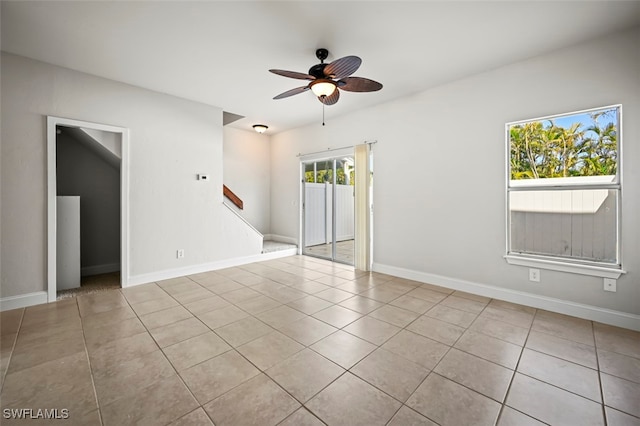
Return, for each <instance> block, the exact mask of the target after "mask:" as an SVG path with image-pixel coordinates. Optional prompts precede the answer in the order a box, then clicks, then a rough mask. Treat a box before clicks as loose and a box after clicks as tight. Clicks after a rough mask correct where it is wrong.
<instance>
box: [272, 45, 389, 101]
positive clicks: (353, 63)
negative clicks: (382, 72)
mask: <svg viewBox="0 0 640 426" xmlns="http://www.w3.org/2000/svg"><path fill="white" fill-rule="evenodd" d="M328 56H329V51H328V50H327V49H318V50H316V57H317V58H318V59H320V63H319V64H316V65H314V66H312V67H311V68H309V72H308V73H307V74H305V73H301V72H295V71H285V70H276V69H272V70H269V71H270V72H272V73H274V74H278V75H282V76H284V77H290V78H296V79H298V80H309V81H310V83H309V84H307V85H306V86H302V87H296V88H295V89H291V90H287V91H286V92H284V93H280V94H279V95H278V96H276V97H274V98H273V99H283V98H288V97H289V96H293V95H297V94H299V93H303V92H306V91H308V90H311V91H312V92H313V93H314V95H316V96H317V97H318V100H319V101H320V102H322V103H323V104H324V105H333V104H335V103H336V102H338V100H339V99H340V90H346V91H347V92H375V91H377V90H380V89H382V84H380V83H378V82H377V81H373V80H369V79H368V78H363V77H350V75H351V74H353V73H354V72H356V71H357V70H358V68H359V67H360V64H361V63H362V59H360V58H359V57H357V56H345V57H344V58H340V59H336V60H335V61H333V62H331V63H328V64H325V63H324V60H325V59H327V57H328ZM338 89H340V90H338Z"/></svg>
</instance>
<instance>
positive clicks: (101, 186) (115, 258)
mask: <svg viewBox="0 0 640 426" xmlns="http://www.w3.org/2000/svg"><path fill="white" fill-rule="evenodd" d="M56 145H57V155H56V159H57V191H58V195H79V196H80V253H81V256H80V259H81V267H82V268H83V269H84V270H85V271H86V270H87V268H91V269H90V270H96V268H97V267H105V266H109V265H116V266H117V265H119V264H120V169H119V168H117V167H114V166H113V165H111V164H110V163H108V162H107V161H105V160H104V159H102V158H101V157H99V156H98V155H96V154H95V153H94V152H93V151H91V150H89V149H88V148H87V147H86V146H84V145H83V144H82V142H80V141H78V140H76V139H75V138H73V137H71V136H70V135H69V132H65V130H64V129H63V130H62V133H60V134H59V135H58V137H57V138H56ZM100 269H104V268H100ZM116 270H119V269H116Z"/></svg>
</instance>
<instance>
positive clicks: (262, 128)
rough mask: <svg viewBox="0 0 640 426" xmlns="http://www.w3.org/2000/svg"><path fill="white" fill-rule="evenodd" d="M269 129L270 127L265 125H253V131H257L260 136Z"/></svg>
mask: <svg viewBox="0 0 640 426" xmlns="http://www.w3.org/2000/svg"><path fill="white" fill-rule="evenodd" d="M268 128H269V126H266V125H264V124H254V125H253V130H255V131H256V132H258V133H260V134H262V133H264V132H266V131H267V129H268Z"/></svg>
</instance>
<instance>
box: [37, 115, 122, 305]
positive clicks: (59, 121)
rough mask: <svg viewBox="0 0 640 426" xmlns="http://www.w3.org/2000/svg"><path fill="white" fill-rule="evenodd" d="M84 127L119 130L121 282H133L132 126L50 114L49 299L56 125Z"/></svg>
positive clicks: (51, 294)
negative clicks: (130, 197) (131, 228)
mask: <svg viewBox="0 0 640 426" xmlns="http://www.w3.org/2000/svg"><path fill="white" fill-rule="evenodd" d="M59 125H60V126H67V127H84V128H86V129H93V130H102V131H105V132H111V133H118V134H119V135H120V140H121V144H122V158H121V160H120V283H121V285H122V287H123V288H124V287H127V286H128V284H129V277H130V275H129V129H127V128H124V127H116V126H109V125H106V124H99V123H91V122H88V121H80V120H72V119H69V118H61V117H54V116H47V299H48V301H49V302H54V301H55V300H56V287H57V283H56V258H57V255H56V241H57V234H56V219H57V218H56V215H57V213H56V207H57V206H56V196H57V183H56V180H57V170H56V136H57V134H56V126H59Z"/></svg>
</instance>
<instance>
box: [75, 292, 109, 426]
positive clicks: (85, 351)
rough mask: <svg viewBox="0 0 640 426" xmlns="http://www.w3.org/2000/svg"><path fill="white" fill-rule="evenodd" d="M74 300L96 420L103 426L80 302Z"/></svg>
mask: <svg viewBox="0 0 640 426" xmlns="http://www.w3.org/2000/svg"><path fill="white" fill-rule="evenodd" d="M75 299H76V307H77V309H78V317H80V325H81V326H82V341H83V343H84V354H85V356H86V357H87V365H88V367H89V377H90V378H91V388H92V389H93V397H94V400H95V402H96V407H97V411H98V419H99V420H100V424H101V425H103V426H104V420H103V418H102V409H101V408H100V401H99V400H98V390H97V389H96V381H95V379H94V377H93V368H91V358H90V357H89V348H88V347H87V338H86V335H85V328H84V321H83V320H82V318H83V317H82V315H81V314H80V301H79V300H78V297H77V296H76V297H75Z"/></svg>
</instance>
